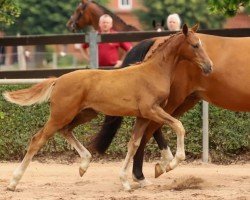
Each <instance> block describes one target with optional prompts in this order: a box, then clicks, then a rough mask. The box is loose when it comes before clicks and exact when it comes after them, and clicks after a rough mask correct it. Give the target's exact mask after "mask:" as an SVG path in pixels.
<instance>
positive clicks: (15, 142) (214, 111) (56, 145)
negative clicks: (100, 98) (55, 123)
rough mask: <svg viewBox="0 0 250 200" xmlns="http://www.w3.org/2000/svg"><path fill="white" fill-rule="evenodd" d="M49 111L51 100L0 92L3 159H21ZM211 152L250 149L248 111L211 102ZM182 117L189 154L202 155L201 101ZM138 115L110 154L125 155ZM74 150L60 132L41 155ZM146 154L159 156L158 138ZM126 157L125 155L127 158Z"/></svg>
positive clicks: (82, 131)
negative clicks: (23, 101) (31, 101)
mask: <svg viewBox="0 0 250 200" xmlns="http://www.w3.org/2000/svg"><path fill="white" fill-rule="evenodd" d="M24 87H28V85H25V86H24V85H23V86H20V85H12V86H10V85H2V86H0V93H1V94H2V92H3V91H6V90H17V89H21V88H24ZM48 115H49V106H48V104H47V103H44V104H40V105H34V106H28V107H20V106H18V105H15V104H11V103H9V102H6V101H5V100H4V99H3V97H2V95H1V96H0V159H1V160H12V159H20V158H22V157H23V156H24V154H25V152H26V148H27V146H28V142H29V140H30V138H31V137H32V135H34V134H35V133H36V132H37V131H38V130H39V129H40V128H41V127H42V126H43V124H44V123H45V122H46V120H47V118H48ZM209 116H210V129H209V130H210V135H209V140H210V152H211V156H212V159H213V161H220V160H223V159H225V158H226V157H230V156H234V155H239V154H241V153H244V152H246V151H249V149H250V146H249V141H250V140H249V139H250V138H249V136H250V134H249V132H250V114H249V113H244V112H231V111H227V110H223V109H219V108H217V107H214V106H210V113H209ZM102 121H103V115H99V116H98V118H96V119H94V120H92V121H91V122H90V123H87V124H85V125H81V126H79V127H77V128H76V129H75V130H74V132H75V133H76V136H77V138H78V139H79V141H81V142H82V143H83V144H84V145H85V146H86V144H87V143H88V142H89V141H90V138H91V137H92V136H94V134H95V133H97V132H98V130H99V129H100V127H101V125H102ZM181 121H182V122H183V125H184V127H185V130H186V138H185V148H186V153H187V155H188V157H192V158H199V157H200V156H201V152H202V146H201V145H202V130H201V127H202V119H201V104H197V105H196V106H195V108H194V109H192V110H190V111H189V112H187V113H186V114H185V115H184V116H183V117H182V118H181ZM133 123H134V118H129V117H126V118H125V119H124V122H123V124H122V128H121V129H120V130H119V133H118V134H117V136H116V137H115V139H114V141H113V142H112V144H111V146H110V148H109V150H108V151H107V154H108V155H109V156H110V157H112V158H116V157H117V156H123V157H124V156H125V153H126V151H127V142H128V140H129V137H130V133H131V130H132V127H133ZM163 132H164V136H165V138H166V139H167V140H168V141H169V145H170V147H171V148H172V150H173V152H175V148H176V136H175V134H173V133H172V131H171V130H170V129H168V127H167V126H164V127H163ZM65 151H72V150H71V147H70V145H68V144H67V142H66V141H65V140H64V139H63V138H62V137H61V136H60V135H58V134H57V135H56V136H55V137H54V138H52V139H50V140H49V142H48V143H47V144H46V145H45V146H44V147H43V148H42V149H41V151H39V154H40V155H43V154H52V153H63V152H65ZM146 154H147V155H148V156H149V157H150V158H155V157H158V156H159V148H158V147H157V145H156V143H155V141H154V140H152V139H151V140H150V142H149V143H148V145H147V148H146ZM123 157H122V158H123Z"/></svg>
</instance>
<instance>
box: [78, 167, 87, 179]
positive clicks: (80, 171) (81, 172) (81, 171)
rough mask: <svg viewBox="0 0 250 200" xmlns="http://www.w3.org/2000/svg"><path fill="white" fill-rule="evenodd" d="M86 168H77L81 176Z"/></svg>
mask: <svg viewBox="0 0 250 200" xmlns="http://www.w3.org/2000/svg"><path fill="white" fill-rule="evenodd" d="M85 172H86V170H83V169H82V168H79V174H80V176H81V177H82V176H83V175H84V174H85Z"/></svg>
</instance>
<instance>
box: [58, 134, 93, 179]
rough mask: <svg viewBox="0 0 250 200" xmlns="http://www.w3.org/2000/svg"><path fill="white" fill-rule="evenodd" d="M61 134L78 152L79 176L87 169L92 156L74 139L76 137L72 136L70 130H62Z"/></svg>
mask: <svg viewBox="0 0 250 200" xmlns="http://www.w3.org/2000/svg"><path fill="white" fill-rule="evenodd" d="M62 135H63V136H64V137H65V139H66V140H67V141H68V142H69V143H70V144H71V145H72V146H73V147H74V148H75V150H76V151H77V152H78V154H79V155H80V157H81V158H82V161H81V164H80V167H79V173H80V176H83V174H84V173H85V172H86V171H87V169H88V167H89V163H90V161H91V158H92V156H91V153H90V152H89V151H88V150H87V149H86V148H85V147H84V146H83V145H82V144H81V143H80V142H79V141H78V140H77V139H76V137H75V136H74V134H73V133H72V132H64V133H63V134H62Z"/></svg>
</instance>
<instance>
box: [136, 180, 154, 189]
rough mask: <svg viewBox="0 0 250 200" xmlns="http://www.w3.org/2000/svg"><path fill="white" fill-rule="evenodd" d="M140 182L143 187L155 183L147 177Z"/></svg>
mask: <svg viewBox="0 0 250 200" xmlns="http://www.w3.org/2000/svg"><path fill="white" fill-rule="evenodd" d="M138 183H139V184H140V187H141V188H144V187H147V186H150V185H153V183H152V182H151V181H149V180H147V179H143V180H139V181H138Z"/></svg>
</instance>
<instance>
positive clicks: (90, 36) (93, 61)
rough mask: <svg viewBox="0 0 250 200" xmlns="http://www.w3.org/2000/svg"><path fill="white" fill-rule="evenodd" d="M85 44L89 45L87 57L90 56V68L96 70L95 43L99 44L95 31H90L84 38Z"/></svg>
mask: <svg viewBox="0 0 250 200" xmlns="http://www.w3.org/2000/svg"><path fill="white" fill-rule="evenodd" d="M86 42H88V43H89V54H90V55H89V56H90V59H89V60H90V67H91V68H98V63H99V61H98V46H97V43H98V42H100V36H99V35H98V33H97V32H96V31H90V32H89V34H88V35H87V36H86Z"/></svg>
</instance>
